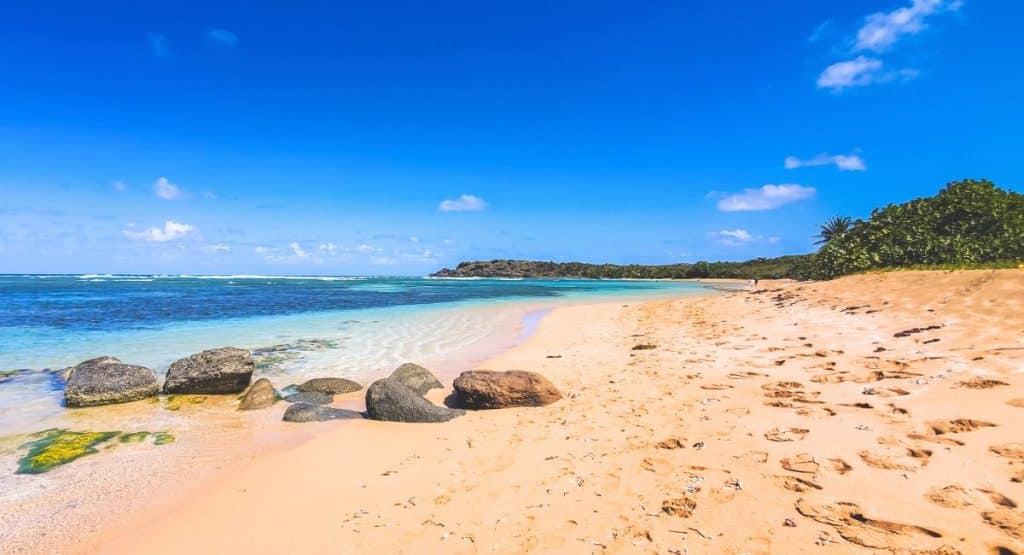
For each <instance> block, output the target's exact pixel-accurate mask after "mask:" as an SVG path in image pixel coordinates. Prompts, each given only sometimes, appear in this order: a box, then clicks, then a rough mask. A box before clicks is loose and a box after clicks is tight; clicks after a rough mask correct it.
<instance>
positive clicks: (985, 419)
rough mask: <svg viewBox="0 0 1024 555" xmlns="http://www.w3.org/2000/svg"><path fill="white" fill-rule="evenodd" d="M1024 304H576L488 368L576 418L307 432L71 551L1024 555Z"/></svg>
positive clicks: (866, 284)
mask: <svg viewBox="0 0 1024 555" xmlns="http://www.w3.org/2000/svg"><path fill="white" fill-rule="evenodd" d="M1022 292H1024V272H1021V271H1017V270H997V271H969V272H898V273H881V274H867V275H858V276H852V277H846V278H841V279H838V280H835V281H831V282H824V283H809V284H801V283H792V282H762V283H761V287H760V288H759V289H758V290H755V291H744V292H738V293H731V294H724V295H720V296H714V297H704V298H694V299H679V300H669V301H651V302H644V303H631V304H630V303H627V304H618V303H604V304H593V305H578V306H569V307H564V308H558V309H556V310H554V311H553V312H551V313H550V314H548V315H547V316H546V317H545V318H544V319H543V320H542V321H541V323H540V325H539V328H538V329H537V332H536V333H535V334H534V335H533V336H532V337H531V338H530V339H528V340H527V341H526V342H524V343H523V344H521V345H519V346H517V347H515V348H513V349H511V350H510V351H507V352H505V353H503V354H501V355H500V356H497V357H496V358H493V359H492V360H489V361H487V362H486V363H485V364H483V365H481V367H485V368H489V369H496V370H505V369H529V370H534V371H537V372H540V373H542V374H544V375H545V376H547V377H548V378H550V379H551V380H552V381H553V382H554V383H555V384H556V385H557V386H558V387H559V388H560V389H561V390H562V392H563V394H564V395H565V398H564V399H563V400H561V401H559V402H556V403H554V404H552V405H549V406H546V407H542V408H517V409H507V410H496V411H480V412H470V413H469V414H467V415H466V416H464V417H462V418H458V419H456V420H454V421H451V422H449V423H445V424H400V423H382V422H371V421H354V422H353V421H347V422H334V423H323V424H307V425H305V426H310V427H312V428H314V429H315V431H316V432H317V433H315V434H313V436H312V438H311V439H309V440H308V441H306V442H304V443H302V444H301V445H298V446H294V447H291V448H288V449H283V450H279V451H276V452H273V453H268V454H265V455H260V456H256V457H253V458H252V459H251V460H248V461H246V462H244V463H239V464H237V465H234V466H233V467H232V469H231V470H230V472H223V473H222V474H221V476H220V477H219V478H218V479H216V480H214V481H212V482H211V484H210V485H209V486H208V487H204V488H202V489H201V491H197V492H195V493H190V494H189V495H188V496H187V498H184V499H182V498H179V499H177V500H176V501H175V502H173V503H164V504H159V505H153V506H150V507H148V508H146V509H143V510H140V511H137V512H136V513H134V514H133V515H132V516H131V518H129V519H127V520H126V521H125V522H123V523H118V524H116V525H114V524H112V525H111V526H109V527H107V528H106V529H102V530H99V531H97V532H96V533H95V534H90V535H85V536H84V537H83V538H82V541H81V542H79V543H77V544H76V545H75V546H74V549H75V550H77V551H79V552H95V551H100V552H106V553H128V552H147V553H180V552H189V551H191V552H196V551H198V552H213V551H232V552H237V551H245V552H260V553H262V552H275V551H277V552H280V551H302V552H313V553H360V552H367V551H377V550H381V551H387V552H406V553H423V552H438V551H442V550H444V551H446V552H452V553H476V552H486V553H521V552H579V553H591V552H593V553H599V552H624V553H631V552H650V553H737V554H738V553H804V552H823V551H827V552H829V553H832V552H839V553H845V552H851V553H859V552H869V551H876V550H883V551H885V550H888V551H892V552H898V553H917V552H920V553H965V554H966V553H1019V552H1021V551H1022V550H1024V512H1022V510H1021V509H1020V508H1019V507H1018V505H1017V504H1018V503H1020V502H1021V501H1022V500H1024V486H1022V484H1021V480H1022V479H1024V443H1022V440H1024V436H1022V435H1021V432H1020V429H1019V426H1018V423H1019V422H1020V418H1021V416H1022V415H1024V413H1022V410H1024V375H1022V370H1024V295H1022V294H1021V293H1022ZM444 395H445V392H442V391H438V390H435V391H433V392H431V394H430V395H429V397H430V398H431V399H432V400H434V401H435V402H441V400H442V399H443V397H444Z"/></svg>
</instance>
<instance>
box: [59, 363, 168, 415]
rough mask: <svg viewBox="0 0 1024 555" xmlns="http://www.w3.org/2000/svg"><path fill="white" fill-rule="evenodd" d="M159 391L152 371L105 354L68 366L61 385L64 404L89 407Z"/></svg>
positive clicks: (140, 396)
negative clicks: (72, 366) (65, 377)
mask: <svg viewBox="0 0 1024 555" xmlns="http://www.w3.org/2000/svg"><path fill="white" fill-rule="evenodd" d="M159 392H160V382H158V381H157V379H156V374H154V373H153V371H152V370H150V369H149V368H146V367H145V366H136V365H134V364H124V363H123V362H121V361H120V360H117V359H116V358H114V357H109V356H105V357H98V358H93V359H89V360H87V361H85V362H83V363H81V364H79V365H78V366H75V367H74V368H72V369H71V371H70V372H69V373H68V379H67V384H66V385H65V386H64V404H65V405H66V406H68V407H93V406H96V405H109V404H112V403H127V402H129V401H137V400H139V399H145V398H146V397H152V396H154V395H156V394H157V393H159Z"/></svg>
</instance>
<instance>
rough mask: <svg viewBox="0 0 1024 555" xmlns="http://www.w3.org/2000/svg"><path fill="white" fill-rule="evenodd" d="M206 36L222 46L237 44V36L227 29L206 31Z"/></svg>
mask: <svg viewBox="0 0 1024 555" xmlns="http://www.w3.org/2000/svg"><path fill="white" fill-rule="evenodd" d="M206 36H207V37H209V39H210V40H212V41H213V42H215V43H217V44H220V45H223V46H234V45H236V44H238V35H236V34H235V33H233V32H231V31H228V30H227V29H207V31H206Z"/></svg>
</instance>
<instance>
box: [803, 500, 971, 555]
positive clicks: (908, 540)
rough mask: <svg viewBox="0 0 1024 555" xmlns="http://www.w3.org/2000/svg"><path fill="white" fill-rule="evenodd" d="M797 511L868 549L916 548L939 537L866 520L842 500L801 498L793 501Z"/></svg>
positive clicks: (916, 528) (908, 526)
mask: <svg viewBox="0 0 1024 555" xmlns="http://www.w3.org/2000/svg"><path fill="white" fill-rule="evenodd" d="M796 510H797V512H798V513H800V514H801V515H803V516H805V517H807V518H810V519H812V520H814V521H816V522H820V523H822V524H827V525H829V526H832V527H833V528H835V530H836V532H837V533H838V534H839V535H840V536H842V538H843V539H845V540H846V541H848V542H850V543H853V544H856V545H859V546H862V547H867V548H870V549H890V550H903V549H908V550H909V549H913V548H917V549H919V548H920V547H922V545H921V542H922V541H923V540H926V539H927V538H934V539H940V538H942V534H940V533H939V532H937V531H935V530H931V529H929V528H925V527H923V526H917V525H913V524H902V523H899V522H890V521H887V520H878V519H874V518H869V517H868V516H866V515H865V514H864V512H863V511H861V509H860V507H859V506H857V505H856V504H855V503H849V502H845V501H837V502H832V503H813V502H810V501H808V500H806V499H803V498H801V499H798V500H797V502H796ZM954 552H955V551H954Z"/></svg>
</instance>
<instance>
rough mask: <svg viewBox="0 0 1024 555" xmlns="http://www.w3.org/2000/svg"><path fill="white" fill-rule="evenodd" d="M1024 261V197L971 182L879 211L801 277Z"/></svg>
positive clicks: (835, 241) (810, 262)
mask: <svg viewBox="0 0 1024 555" xmlns="http://www.w3.org/2000/svg"><path fill="white" fill-rule="evenodd" d="M1020 260H1024V195H1021V194H1019V193H1014V192H1011V191H1005V190H1003V189H999V188H997V187H996V186H995V185H994V184H993V183H992V182H991V181H987V180H973V179H968V180H964V181H957V182H953V183H949V184H947V185H946V187H945V188H944V189H943V190H942V191H940V192H939V194H938V195H936V196H934V197H926V198H919V199H915V200H912V201H910V202H906V203H903V204H890V205H889V206H886V207H884V208H880V209H876V210H874V211H872V213H871V217H870V218H869V219H867V220H857V221H855V222H853V225H852V227H851V228H850V229H849V230H848V231H846V232H845V233H842V234H840V235H837V236H836V237H834V238H832V240H830V241H828V242H827V243H826V244H825V245H824V246H823V247H822V248H821V250H819V251H818V253H817V254H815V255H813V256H811V257H809V258H807V259H806V260H804V261H803V262H802V263H801V264H799V265H798V267H797V268H795V269H794V277H798V278H802V279H832V278H836V277H839V276H842V275H846V274H851V273H855V272H862V271H865V270H871V269H879V268H901V267H907V266H915V265H916V266H921V265H923V266H940V265H943V266H950V265H952V266H962V267H970V266H976V265H982V264H986V263H993V262H999V261H1003V262H1007V265H1010V263H1011V262H1012V261H1020Z"/></svg>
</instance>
